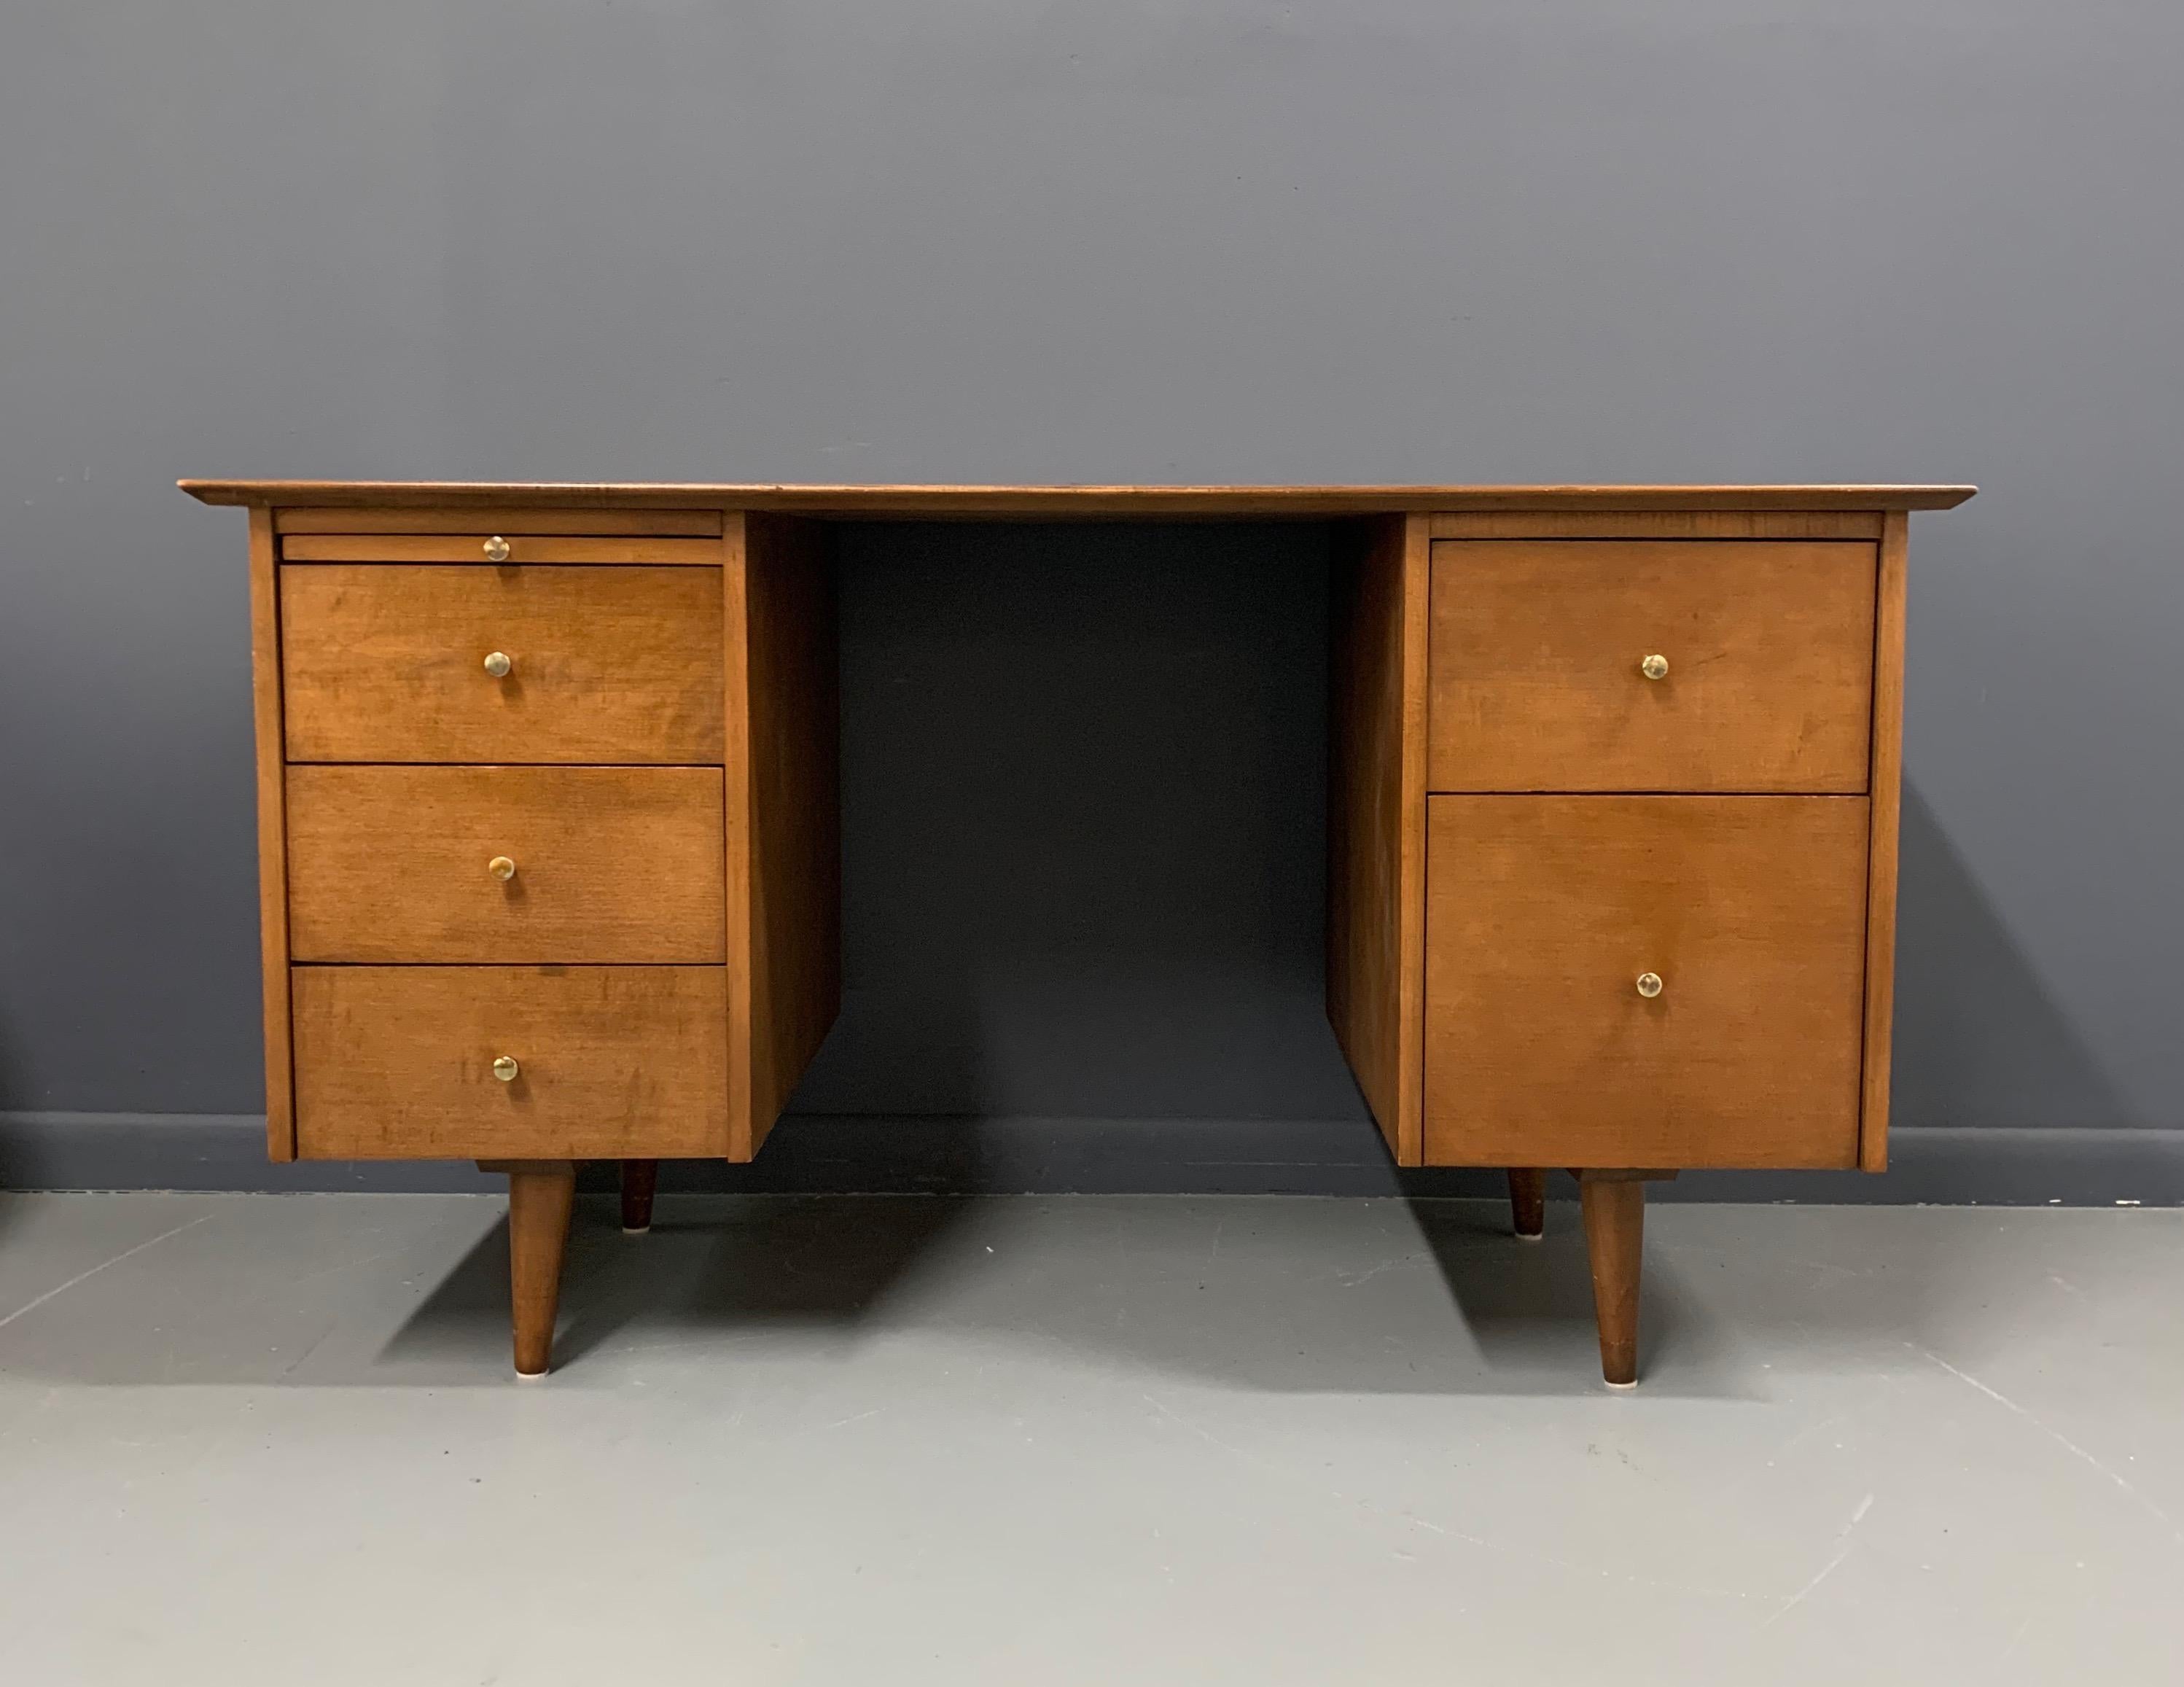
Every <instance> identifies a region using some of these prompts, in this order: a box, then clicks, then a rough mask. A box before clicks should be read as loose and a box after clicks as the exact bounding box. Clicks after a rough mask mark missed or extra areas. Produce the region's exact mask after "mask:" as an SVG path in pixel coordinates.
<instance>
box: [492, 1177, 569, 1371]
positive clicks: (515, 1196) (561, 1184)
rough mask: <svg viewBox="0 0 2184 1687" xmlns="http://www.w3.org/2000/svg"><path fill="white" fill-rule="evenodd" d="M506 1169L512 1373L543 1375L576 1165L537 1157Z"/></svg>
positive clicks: (550, 1350)
mask: <svg viewBox="0 0 2184 1687" xmlns="http://www.w3.org/2000/svg"><path fill="white" fill-rule="evenodd" d="M506 1169H507V1172H508V1277H509V1286H510V1302H511V1310H512V1311H513V1313H514V1317H513V1318H512V1320H511V1322H512V1323H513V1324H514V1326H515V1374H516V1375H517V1376H519V1377H543V1376H544V1375H545V1374H546V1372H547V1371H548V1369H549V1367H551V1366H552V1364H553V1360H554V1314H555V1312H556V1311H559V1310H560V1304H561V1258H562V1255H563V1253H564V1252H565V1250H566V1248H567V1245H568V1237H569V1209H570V1206H571V1204H572V1202H573V1201H574V1200H575V1197H576V1193H577V1168H576V1166H574V1165H572V1164H571V1163H570V1162H569V1161H565V1160H541V1161H521V1162H518V1163H515V1164H513V1165H510V1166H508V1167H507V1168H506Z"/></svg>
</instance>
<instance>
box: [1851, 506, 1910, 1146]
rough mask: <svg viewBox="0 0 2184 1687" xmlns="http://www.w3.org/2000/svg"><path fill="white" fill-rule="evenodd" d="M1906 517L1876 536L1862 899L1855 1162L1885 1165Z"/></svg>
mask: <svg viewBox="0 0 2184 1687" xmlns="http://www.w3.org/2000/svg"><path fill="white" fill-rule="evenodd" d="M1909 525H1910V524H1909V522H1908V520H1907V519H1906V518H1905V517H1903V515H1891V516H1890V517H1889V518H1888V524H1887V526H1886V529H1885V530H1884V531H1883V532H1882V533H1881V536H1880V584H1879V589H1878V591H1877V593H1876V603H1877V608H1876V610H1875V617H1874V635H1873V774H1872V786H1873V822H1872V838H1873V843H1872V849H1871V868H1870V871H1869V882H1868V884H1867V887H1866V905H1865V1076H1864V1085H1863V1093H1864V1116H1863V1119H1862V1122H1861V1123H1860V1126H1859V1131H1858V1164H1859V1166H1862V1167H1863V1168H1864V1170H1866V1171H1868V1172H1885V1171H1886V1170H1887V1169H1888V1077H1889V1069H1890V1062H1891V1057H1892V1052H1893V1050H1894V1046H1895V1022H1896V861H1897V829H1898V827H1899V824H1900V821H1901V815H1902V810H1903V612H1904V604H1905V597H1906V587H1907V585H1908V576H1907V574H1906V571H1905V567H1904V563H1905V555H1904V542H1905V539H1906V537H1907V536H1908V527H1909Z"/></svg>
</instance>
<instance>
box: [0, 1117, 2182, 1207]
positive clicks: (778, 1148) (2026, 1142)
mask: <svg viewBox="0 0 2184 1687" xmlns="http://www.w3.org/2000/svg"><path fill="white" fill-rule="evenodd" d="M1890 1157H1891V1160H1892V1169H1890V1170H1889V1171H1887V1172H1883V1173H1880V1174H1879V1175H1878V1176H1868V1175H1865V1174H1864V1173H1860V1172H1688V1173H1686V1174H1685V1176H1684V1177H1682V1178H1679V1179H1677V1180H1676V1181H1675V1182H1674V1183H1668V1184H1657V1185H1655V1186H1654V1187H1655V1193H1656V1195H1657V1197H1658V1199H1662V1200H1743V1201H1796V1202H1799V1203H1801V1204H1804V1205H1830V1204H1838V1203H1841V1204H1857V1205H1873V1204H1900V1205H1910V1204H1918V1203H1931V1204H1935V1205H1996V1206H2042V1205H2064V1206H2109V1205H2115V1204H2117V1203H2119V1202H2137V1203H2138V1204H2140V1205H2145V1206H2179V1205H2184V1129H2176V1130H2108V1129H2071V1128H2064V1127H2055V1128H2042V1129H2021V1128H2014V1127H2011V1128H2003V1127H1996V1128H1982V1127H1978V1126H1953V1127H1908V1128H1905V1129H1901V1130H1898V1131H1897V1132H1895V1133H1893V1135H1892V1138H1891V1140H1890ZM610 1181H611V1172H610V1170H608V1169H607V1168H604V1167H602V1168H599V1169H598V1170H596V1171H594V1172H591V1173H589V1174H588V1182H589V1183H592V1185H593V1187H596V1188H602V1189H604V1188H606V1187H609V1186H610ZM660 1181H661V1187H662V1188H663V1189H669V1190H678V1189H679V1190H694V1191H707V1192H711V1191H731V1192H738V1191H740V1192H754V1193H772V1194H848V1193H883V1194H1313V1195H1394V1194H1412V1195H1451V1196H1460V1195H1498V1194H1501V1193H1502V1180H1501V1178H1500V1177H1499V1176H1498V1175H1497V1174H1496V1173H1494V1172H1458V1171H1434V1172H1398V1171H1396V1168H1395V1167H1394V1166H1391V1165H1390V1164H1389V1162H1388V1159H1387V1155H1385V1153H1384V1152H1383V1151H1382V1150H1381V1147H1380V1139H1379V1136H1378V1135H1377V1133H1374V1132H1373V1128H1372V1127H1371V1126H1370V1125H1369V1124H1367V1123H1364V1122H1361V1121H1357V1120H1347V1119H1344V1120H1270V1121H1268V1120H1248V1119H1030V1118H963V1117H949V1118H928V1117H910V1118H904V1117H875V1116H850V1117H844V1116H803V1117H796V1116H792V1117H790V1118H787V1119H784V1120H783V1121H782V1122H781V1123H780V1125H778V1126H777V1127H776V1128H775V1130H774V1133H773V1134H772V1137H770V1138H769V1139H767V1142H766V1150H765V1152H764V1153H763V1154H761V1155H760V1156H759V1158H758V1159H757V1160H756V1161H755V1162H753V1163H752V1164H751V1165H749V1166H729V1165H726V1164H724V1163H721V1162H720V1161H678V1162H676V1163H675V1164H673V1165H671V1166H668V1167H666V1168H664V1170H663V1173H662V1177H661V1180H660ZM499 1186H500V1180H499V1178H490V1177H487V1176H486V1175H485V1174H484V1173H482V1172H479V1171H477V1170H476V1167H474V1166H471V1165H470V1164H468V1163H467V1162H465V1161H453V1162H447V1161H423V1162H420V1161H396V1162H383V1161H303V1162H299V1163H298V1164H295V1165H292V1166H276V1165H272V1164H270V1163H269V1162H268V1161H266V1159H265V1121H264V1120H263V1119H262V1118H261V1117H259V1116H257V1115H255V1114H241V1113H73V1112H0V1189H236V1190H290V1191H333V1190H383V1191H446V1192H465V1193H474V1192H477V1191H482V1190H490V1189H497V1188H499Z"/></svg>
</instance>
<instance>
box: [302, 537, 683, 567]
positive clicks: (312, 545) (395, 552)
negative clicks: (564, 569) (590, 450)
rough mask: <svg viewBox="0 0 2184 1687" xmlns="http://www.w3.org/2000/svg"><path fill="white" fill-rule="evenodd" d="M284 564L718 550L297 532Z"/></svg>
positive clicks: (636, 541)
mask: <svg viewBox="0 0 2184 1687" xmlns="http://www.w3.org/2000/svg"><path fill="white" fill-rule="evenodd" d="M720 560H721V548H720V547H719V546H718V545H716V544H714V543H711V542H710V541H709V540H705V539H663V538H653V537H636V536H633V535H619V536H616V537H611V538H594V537H582V536H577V537H570V536H565V535H543V536H526V535H523V534H517V535H515V536H512V537H511V536H507V535H501V536H498V543H496V536H495V535H493V534H491V533H299V534H296V535H293V536H292V537H287V538H284V539H282V540H281V561H283V562H386V563H404V562H406V563H418V562H490V563H493V564H494V565H496V566H507V567H515V568H520V567H521V566H523V565H525V564H526V563H530V564H541V563H565V564H579V563H581V564H588V565H591V566H593V567H595V568H596V567H612V566H616V565H624V566H635V565H649V566H652V567H660V566H666V565H675V564H681V565H684V566H687V567H695V568H710V567H715V566H716V565H718V564H719V562H720Z"/></svg>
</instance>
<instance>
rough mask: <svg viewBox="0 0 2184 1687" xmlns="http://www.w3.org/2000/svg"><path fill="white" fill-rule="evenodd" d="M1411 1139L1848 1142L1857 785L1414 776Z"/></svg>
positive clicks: (1586, 1158)
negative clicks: (1611, 789) (1418, 877)
mask: <svg viewBox="0 0 2184 1687" xmlns="http://www.w3.org/2000/svg"><path fill="white" fill-rule="evenodd" d="M1426 807H1427V818H1426V979H1425V1097H1424V1100H1425V1159H1426V1163H1427V1164H1429V1165H1435V1164H1440V1165H1477V1166H1854V1165H1856V1164H1857V1163H1858V1084H1859V1077H1860V1074H1861V1070H1862V1053H1863V1047H1864V1002H1865V995H1864V979H1865V910H1866V825H1867V819H1868V816H1867V807H1866V800H1865V799H1864V798H1863V797H1533V796H1475V797H1474V796H1459V797H1433V798H1430V799H1428V801H1427V805H1426Z"/></svg>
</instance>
